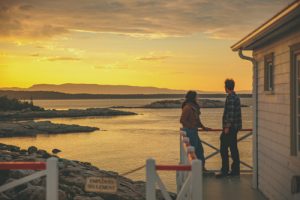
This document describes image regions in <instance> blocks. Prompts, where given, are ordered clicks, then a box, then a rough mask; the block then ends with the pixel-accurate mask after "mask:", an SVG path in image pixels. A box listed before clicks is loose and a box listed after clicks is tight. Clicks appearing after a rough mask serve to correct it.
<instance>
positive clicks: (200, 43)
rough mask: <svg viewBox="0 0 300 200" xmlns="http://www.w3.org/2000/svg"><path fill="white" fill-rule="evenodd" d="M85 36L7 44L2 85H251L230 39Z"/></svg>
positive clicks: (216, 88)
mask: <svg viewBox="0 0 300 200" xmlns="http://www.w3.org/2000/svg"><path fill="white" fill-rule="evenodd" d="M89 35H90V33H80V34H78V33H74V34H73V35H70V36H69V39H67V40H66V39H64V40H55V41H53V44H52V45H49V43H50V44H51V40H50V41H47V43H46V44H45V45H44V46H43V43H41V42H39V43H38V44H36V43H34V42H32V43H28V44H22V45H20V44H13V45H12V44H7V47H6V49H4V50H3V48H2V52H1V54H0V61H1V63H0V72H1V79H0V87H30V86H31V85H33V84H40V83H47V84H62V83H94V84H111V85H134V86H154V87H163V88H171V89H184V90H188V89H197V90H204V91H222V90H223V81H224V79H225V78H228V77H229V78H234V79H235V80H236V82H237V88H238V89H239V90H250V89H251V77H252V75H251V74H252V72H251V70H252V68H251V64H250V63H247V62H245V61H242V60H240V59H239V58H238V55H236V54H235V53H233V52H231V50H230V48H229V45H230V44H231V43H233V42H232V41H228V40H214V39H208V38H205V37H204V36H201V35H198V36H193V37H185V38H164V39H141V38H131V37H128V36H116V35H109V34H105V35H103V34H98V35H96V37H95V35H93V37H92V38H90V37H88V36H89ZM83 36H86V37H87V38H85V39H82V38H81V37H83ZM103 43H104V44H105V46H102V45H101V44H103ZM170 44H171V45H172V46H169V45H170Z"/></svg>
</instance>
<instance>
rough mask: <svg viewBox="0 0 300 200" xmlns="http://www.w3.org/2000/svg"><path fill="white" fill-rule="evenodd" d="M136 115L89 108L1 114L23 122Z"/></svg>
mask: <svg viewBox="0 0 300 200" xmlns="http://www.w3.org/2000/svg"><path fill="white" fill-rule="evenodd" d="M119 115H136V113H133V112H128V111H120V110H113V109H110V108H88V109H69V110H44V111H31V110H24V111H6V112H0V120H11V119H14V120H23V119H37V118H61V117H89V116H119Z"/></svg>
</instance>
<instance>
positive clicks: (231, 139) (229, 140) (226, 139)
mask: <svg viewBox="0 0 300 200" xmlns="http://www.w3.org/2000/svg"><path fill="white" fill-rule="evenodd" d="M237 133H238V130H237V129H236V128H230V129H229V133H227V134H225V133H224V132H222V134H221V137H220V140H221V147H220V153H221V157H222V169H221V172H222V174H228V171H229V156H228V148H229V149H230V153H231V157H232V161H233V162H232V165H231V173H233V174H240V156H239V150H238V146H237Z"/></svg>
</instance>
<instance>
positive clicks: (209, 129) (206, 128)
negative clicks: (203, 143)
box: [202, 126, 212, 131]
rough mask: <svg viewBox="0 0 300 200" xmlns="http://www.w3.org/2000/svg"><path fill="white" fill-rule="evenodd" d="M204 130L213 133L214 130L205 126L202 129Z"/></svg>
mask: <svg viewBox="0 0 300 200" xmlns="http://www.w3.org/2000/svg"><path fill="white" fill-rule="evenodd" d="M202 130H204V131H211V130H212V128H208V127H205V126H203V127H202Z"/></svg>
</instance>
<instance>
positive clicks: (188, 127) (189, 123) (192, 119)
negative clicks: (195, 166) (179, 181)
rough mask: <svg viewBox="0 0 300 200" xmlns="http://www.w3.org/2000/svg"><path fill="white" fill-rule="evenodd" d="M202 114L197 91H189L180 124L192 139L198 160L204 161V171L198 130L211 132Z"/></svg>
mask: <svg viewBox="0 0 300 200" xmlns="http://www.w3.org/2000/svg"><path fill="white" fill-rule="evenodd" d="M200 114H201V112H200V106H199V104H198V103H197V93H196V92H195V91H188V92H187V94H186V95H185V101H184V102H183V104H182V114H181V117H180V123H181V124H182V126H183V130H184V131H185V132H186V133H187V136H188V137H189V139H190V144H191V145H192V146H193V147H194V148H195V153H196V156H197V158H198V159H200V160H201V161H202V165H203V169H205V168H204V166H205V157H204V150H203V146H202V143H201V140H200V138H199V135H198V128H202V129H204V130H209V128H207V127H205V126H204V125H203V124H202V122H201V120H200Z"/></svg>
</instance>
